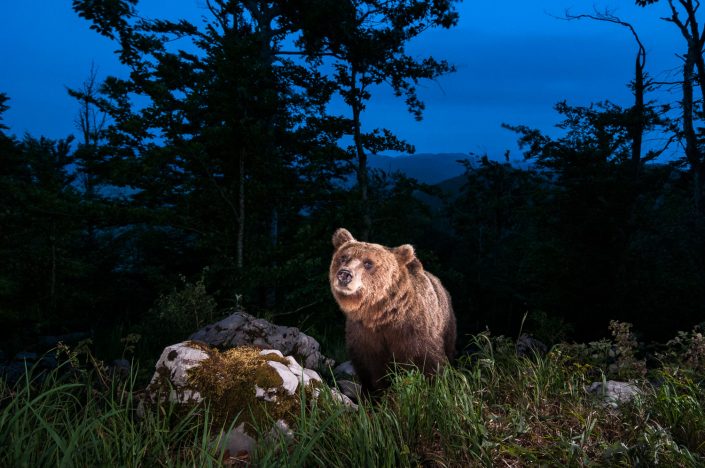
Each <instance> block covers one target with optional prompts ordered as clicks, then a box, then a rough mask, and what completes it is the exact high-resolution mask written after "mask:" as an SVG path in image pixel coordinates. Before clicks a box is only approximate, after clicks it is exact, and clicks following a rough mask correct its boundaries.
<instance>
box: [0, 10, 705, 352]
mask: <svg viewBox="0 0 705 468" xmlns="http://www.w3.org/2000/svg"><path fill="white" fill-rule="evenodd" d="M637 3H650V2H637ZM680 3H683V2H670V4H672V5H674V17H673V18H671V19H669V21H670V22H672V23H673V26H674V27H676V28H680V30H681V32H682V35H683V41H682V44H683V49H682V50H679V51H674V53H677V54H680V56H681V57H682V62H683V69H682V74H681V76H682V79H681V80H680V81H679V82H677V83H676V85H675V86H677V87H678V90H679V95H678V99H677V100H676V101H674V102H655V101H654V100H652V99H651V94H650V93H651V91H652V90H653V89H655V88H657V87H658V86H662V85H660V84H659V83H658V82H656V81H655V80H654V79H652V78H651V75H650V74H649V73H648V70H647V68H646V65H645V64H646V51H645V49H644V48H643V46H641V42H639V45H640V48H638V49H637V53H636V54H635V67H634V80H633V82H632V83H631V89H632V90H633V95H634V102H633V105H631V106H628V107H620V106H618V105H616V104H613V103H610V102H608V101H604V102H597V103H594V104H593V105H589V106H573V105H571V104H570V102H569V96H567V97H566V99H567V100H566V101H564V102H560V103H557V104H556V108H555V109H556V113H557V116H558V118H559V119H560V124H559V128H560V129H561V133H560V135H559V136H557V137H549V136H547V134H546V133H544V131H545V130H546V129H543V130H541V129H533V128H529V127H525V126H520V125H519V126H512V127H509V128H510V129H511V130H513V131H514V132H515V135H516V138H517V139H518V140H519V142H520V145H521V147H522V148H523V149H524V157H525V159H526V160H527V161H528V162H529V163H530V164H529V165H527V166H526V167H524V168H520V167H517V166H515V165H512V164H509V163H508V162H505V161H501V160H499V161H498V160H494V159H491V158H488V157H484V158H482V159H481V162H480V163H479V164H469V163H468V162H464V161H458V164H463V163H464V164H465V175H464V176H463V177H461V178H459V179H457V180H454V181H449V182H448V183H440V184H435V185H428V184H423V183H420V182H418V181H416V180H414V179H411V178H408V177H406V176H405V175H404V174H402V173H385V172H383V171H379V170H372V169H370V168H369V167H368V155H371V154H372V155H374V154H385V152H393V151H400V152H407V153H408V152H411V151H413V145H412V143H413V142H406V141H402V140H400V139H399V138H397V137H396V136H395V135H394V128H393V123H390V127H391V128H389V129H386V128H379V129H373V130H370V131H363V124H364V119H365V112H364V111H365V108H366V105H367V104H368V103H369V102H371V101H372V100H374V99H375V93H376V92H377V91H378V90H379V88H380V87H381V86H389V87H391V88H392V89H393V91H394V93H395V94H396V95H398V96H399V105H401V106H406V107H407V108H408V111H409V112H410V113H411V114H413V115H414V116H415V117H416V118H418V119H421V118H422V115H423V110H424V103H423V102H421V100H420V99H419V97H418V95H417V86H418V84H419V83H420V82H423V81H427V80H433V79H435V78H437V77H439V76H441V75H443V74H447V73H452V72H453V64H450V63H447V62H446V61H444V60H442V59H436V58H433V57H422V58H418V57H412V56H410V55H408V54H407V53H406V51H405V47H406V45H407V44H408V42H409V41H410V40H412V39H414V38H416V37H417V36H420V35H422V34H423V33H424V31H426V30H428V29H429V28H452V27H453V26H454V24H455V23H456V22H457V20H458V14H457V12H456V11H455V8H454V6H455V5H454V4H455V2H454V1H451V0H446V1H418V2H366V1H361V2H351V3H347V2H326V1H323V0H309V1H297V2H235V1H225V0H217V1H216V0H213V1H209V2H207V5H208V13H209V14H208V16H206V17H204V19H203V21H202V24H201V23H197V22H193V23H191V22H188V21H186V20H182V21H179V22H172V21H167V20H162V19H159V18H150V19H147V18H143V17H141V16H140V15H139V12H138V6H137V2H136V1H107V0H106V1H74V2H73V8H74V10H75V13H76V14H77V15H79V16H80V17H81V18H84V19H85V20H86V21H88V22H89V24H90V27H91V28H92V29H93V30H95V33H96V34H101V35H103V36H106V37H108V38H110V39H112V40H113V41H114V42H115V44H116V46H117V47H118V51H119V57H120V61H121V62H122V63H123V64H124V65H125V66H127V67H128V68H129V70H130V73H129V76H127V77H124V78H118V77H108V78H107V79H105V80H104V81H100V82H99V81H98V79H97V77H96V74H95V73H94V72H92V73H91V74H90V75H89V76H88V77H86V80H85V82H84V83H83V84H82V85H81V86H80V87H77V88H76V89H70V90H69V93H70V94H71V96H73V97H74V98H75V101H76V109H74V110H73V111H72V112H73V114H72V115H68V116H67V118H73V117H75V116H76V113H77V115H78V117H77V127H78V128H77V135H76V136H68V137H67V138H65V139H61V140H50V139H47V138H44V137H41V136H32V135H25V136H23V137H17V136H13V135H10V134H8V131H7V127H6V126H3V128H2V129H0V131H1V132H2V133H1V134H0V135H1V138H2V140H1V145H2V149H1V154H2V158H3V164H2V173H0V185H1V187H2V193H3V197H2V199H1V200H0V203H2V208H1V209H0V226H2V228H1V230H0V258H1V260H0V264H1V265H3V267H2V268H1V269H0V321H2V323H3V326H2V327H0V329H1V330H2V334H3V335H4V336H3V337H2V340H3V342H4V343H6V344H5V345H4V347H6V348H7V351H17V350H18V349H19V348H21V347H22V346H26V345H27V344H28V343H32V342H33V341H34V340H36V337H37V336H38V335H60V334H62V333H70V332H75V331H81V332H90V333H91V334H92V336H94V341H95V342H96V343H103V344H106V346H108V347H110V345H109V344H110V343H115V342H117V341H116V340H119V338H120V337H121V336H124V335H127V334H128V333H140V334H141V335H142V337H143V342H142V345H144V346H148V345H149V343H151V344H152V346H151V347H150V351H151V352H154V351H155V350H158V349H161V348H160V347H161V346H163V345H164V344H166V343H167V342H169V340H173V339H174V338H176V337H178V336H183V335H184V333H188V332H189V331H190V330H195V329H197V328H199V327H200V326H202V325H203V324H204V323H205V322H206V321H207V320H209V319H212V318H214V317H215V316H216V315H217V314H218V311H220V310H223V309H225V308H228V307H233V306H237V307H241V308H244V309H245V310H248V311H251V312H252V313H255V314H256V315H261V316H267V317H271V318H275V321H281V322H284V323H290V324H298V325H303V326H304V327H305V328H308V329H311V330H316V332H317V333H318V334H327V335H330V336H340V335H341V333H342V327H343V320H342V316H341V314H340V312H339V311H338V310H337V307H336V305H335V303H334V301H333V300H332V297H331V294H330V291H329V285H328V279H327V268H328V263H329V262H330V255H331V251H332V247H331V245H330V237H331V235H332V232H333V231H334V230H335V229H336V228H338V227H346V228H348V229H349V230H350V231H351V232H353V233H355V235H356V236H357V237H358V238H360V239H365V240H370V241H374V242H377V243H381V244H384V245H400V244H403V243H412V244H413V245H414V246H415V247H416V249H417V250H418V252H419V258H421V259H422V260H423V263H424V266H425V268H426V269H428V270H429V271H432V272H434V273H435V274H436V275H438V276H439V277H440V278H441V279H442V280H443V282H444V284H445V285H446V287H447V288H448V289H449V291H450V293H451V296H452V298H453V303H454V307H455V311H456V315H457V317H458V321H459V336H460V337H462V336H464V335H467V334H470V333H477V332H480V331H483V330H486V329H489V330H490V331H491V332H492V333H495V334H509V335H514V334H516V333H517V331H518V330H519V328H520V327H521V326H522V323H523V320H524V317H525V316H526V320H525V323H523V326H524V328H525V330H526V331H529V332H530V333H532V334H534V335H535V336H537V337H540V338H541V339H543V340H546V342H548V343H554V342H557V341H559V340H561V339H566V340H586V339H594V338H597V337H600V336H603V335H605V334H606V332H607V325H608V323H609V320H611V319H614V320H621V321H626V322H631V323H634V326H635V330H636V331H637V333H638V334H640V337H642V338H643V339H644V340H664V339H667V338H669V337H671V336H673V335H674V333H675V332H676V331H678V330H686V329H691V328H692V327H693V326H694V325H696V324H698V323H699V322H701V321H702V318H703V317H704V316H705V195H704V191H705V188H704V186H705V145H704V141H705V140H704V138H705V136H704V135H703V132H702V120H703V111H702V109H703V101H702V96H703V90H705V65H704V64H703V55H702V50H701V49H702V43H703V41H705V36H704V35H703V32H702V31H700V30H699V29H698V28H699V27H700V26H699V23H698V20H699V18H698V16H697V14H696V13H698V11H697V8H695V7H694V6H693V4H691V3H689V2H685V3H684V4H685V5H686V6H687V5H691V8H690V9H688V8H686V9H682V8H681V7H680V6H679V5H680ZM676 7H679V8H681V9H680V10H677V9H676ZM644 8H647V9H648V8H649V6H648V5H644ZM593 16H594V15H593ZM324 18H327V19H328V20H324ZM333 18H334V20H332V19H333ZM588 19H589V20H602V21H610V22H615V23H616V24H615V27H623V26H624V24H622V23H621V20H620V19H619V18H617V17H615V16H611V15H610V14H609V12H606V13H604V14H597V13H596V16H594V17H592V18H588ZM627 26H628V27H630V28H631V27H632V26H631V25H630V24H628V23H627ZM635 37H636V38H637V39H639V37H638V35H637V36H635ZM177 39H178V41H177ZM176 45H178V47H177V46H176ZM628 45H629V46H632V45H633V44H628ZM1 98H2V101H1V106H2V107H0V111H3V112H4V111H5V110H6V109H7V108H8V106H11V105H12V96H7V95H5V94H3V95H1ZM335 98H337V99H342V101H343V102H344V104H345V108H346V109H347V112H346V114H345V115H335V114H332V113H331V112H330V106H329V103H330V102H331V100H332V99H335ZM649 132H652V133H653V132H660V133H661V134H663V135H665V136H666V137H667V138H665V139H667V143H666V145H665V146H668V147H669V151H670V152H671V153H673V152H674V151H673V148H676V151H675V153H676V154H677V155H678V157H676V158H670V159H668V160H666V159H665V158H663V157H661V156H662V154H663V152H664V150H665V149H666V148H665V147H654V146H653V145H651V146H649V145H646V144H644V143H642V141H643V139H644V135H646V134H647V133H649ZM469 156H470V155H469ZM402 157H403V156H402ZM429 200H430V201H432V202H429ZM174 294H182V295H184V294H185V295H186V296H189V295H191V296H194V297H190V299H191V300H202V301H205V304H206V310H209V311H210V312H209V313H210V314H211V315H210V316H208V314H201V315H200V316H197V314H196V315H194V314H193V313H192V312H189V311H188V310H186V309H183V310H181V311H170V312H168V313H166V312H165V310H164V307H167V306H166V304H167V302H168V301H167V298H168V297H170V295H174ZM160 314H161V315H160ZM164 316H166V317H167V318H166V319H164V318H163V317H164ZM160 317H161V318H160ZM164 320H165V321H164ZM170 320H171V322H170ZM157 322H161V325H160V326H158V327H157V326H155V323H157ZM460 341H461V342H462V339H461V340H460ZM148 347H149V346H148Z"/></svg>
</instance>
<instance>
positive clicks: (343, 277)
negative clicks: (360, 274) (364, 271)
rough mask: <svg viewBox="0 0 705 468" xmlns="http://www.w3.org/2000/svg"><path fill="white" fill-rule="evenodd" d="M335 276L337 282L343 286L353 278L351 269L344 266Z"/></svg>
mask: <svg viewBox="0 0 705 468" xmlns="http://www.w3.org/2000/svg"><path fill="white" fill-rule="evenodd" d="M336 277H337V278H338V282H339V283H340V284H341V285H343V286H347V285H348V284H350V282H351V281H352V279H353V275H352V271H350V270H348V269H345V268H341V269H340V270H338V274H337V275H336Z"/></svg>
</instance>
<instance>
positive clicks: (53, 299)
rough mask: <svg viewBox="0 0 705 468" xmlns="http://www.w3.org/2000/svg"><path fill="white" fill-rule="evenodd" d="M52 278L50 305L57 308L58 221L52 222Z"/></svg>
mask: <svg viewBox="0 0 705 468" xmlns="http://www.w3.org/2000/svg"><path fill="white" fill-rule="evenodd" d="M49 241H50V242H51V278H50V279H49V307H50V309H51V310H56V263H57V261H56V222H55V221H54V222H52V223H51V234H50V235H49Z"/></svg>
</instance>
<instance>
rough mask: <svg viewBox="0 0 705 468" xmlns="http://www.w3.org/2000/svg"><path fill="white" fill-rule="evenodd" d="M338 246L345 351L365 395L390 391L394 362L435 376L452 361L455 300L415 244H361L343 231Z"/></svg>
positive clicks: (336, 277)
mask: <svg viewBox="0 0 705 468" xmlns="http://www.w3.org/2000/svg"><path fill="white" fill-rule="evenodd" d="M333 246H334V247H335V252H334V253H333V260H332V262H331V265H330V271H329V277H330V285H331V291H332V292H333V297H335V300H336V301H337V302H338V305H339V306H340V309H341V310H342V311H343V313H344V314H345V316H346V324H345V338H346V347H347V350H348V354H349V356H350V360H351V361H352V364H353V366H354V368H355V371H356V372H357V375H358V377H359V379H360V384H361V385H362V388H363V391H365V392H369V391H373V390H378V389H382V388H384V387H386V386H387V385H388V382H387V381H386V379H385V376H386V375H387V373H388V372H389V370H390V364H392V363H393V362H396V363H399V364H412V365H414V366H417V367H418V368H419V369H421V370H422V371H423V372H424V373H425V374H427V375H430V374H433V373H435V372H436V371H437V370H438V368H439V367H440V366H442V365H444V364H445V363H447V362H448V360H449V359H451V358H452V357H453V354H454V352H455V334H456V330H455V327H456V325H455V315H454V314H453V308H452V305H451V301H450V295H449V294H448V291H446V290H445V288H444V287H443V285H441V282H440V281H439V280H438V278H436V277H435V276H433V275H432V274H430V273H429V272H427V271H425V270H424V269H423V266H422V265H421V262H420V261H419V259H418V258H416V254H415V252H414V248H413V247H412V246H411V245H408V244H406V245H402V246H400V247H396V248H388V247H384V246H382V245H379V244H372V243H367V242H358V241H357V240H355V238H354V237H353V236H352V234H350V232H348V231H347V230H346V229H342V228H341V229H338V230H337V231H336V232H335V234H333Z"/></svg>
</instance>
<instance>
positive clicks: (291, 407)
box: [188, 346, 300, 429]
mask: <svg viewBox="0 0 705 468" xmlns="http://www.w3.org/2000/svg"><path fill="white" fill-rule="evenodd" d="M260 353H261V350H260V349H257V348H253V347H247V346H239V347H236V348H232V349H229V350H227V351H224V352H220V351H217V350H215V349H210V350H209V357H208V359H206V360H204V361H203V362H201V363H200V365H198V366H196V367H194V368H192V369H190V370H189V372H188V375H189V386H190V387H191V388H193V389H197V390H198V391H199V392H200V394H201V395H202V396H203V397H204V398H205V399H206V401H207V402H208V404H209V405H210V410H211V415H212V416H213V425H214V427H215V428H220V427H226V428H227V427H228V426H229V425H230V423H231V422H232V421H233V419H234V418H236V417H237V419H238V421H240V422H245V424H246V426H247V427H248V429H249V428H252V427H253V426H257V425H259V424H260V423H262V422H265V421H269V420H270V418H271V419H273V420H277V419H287V420H291V418H290V416H291V415H292V414H293V413H294V412H296V411H298V410H299V408H300V398H299V396H298V394H296V393H295V394H293V395H290V394H289V393H288V392H287V391H286V390H284V389H283V388H281V385H282V383H283V380H282V378H281V376H280V375H279V373H278V372H277V371H276V370H275V369H274V368H273V367H272V366H270V365H269V364H268V363H267V361H276V362H282V360H283V361H284V362H285V363H286V362H287V361H286V359H283V358H281V357H280V356H278V355H276V354H273V353H272V354H267V355H264V356H263V355H261V354H260ZM256 386H258V387H260V388H263V389H276V390H274V391H273V393H274V395H275V396H276V398H274V399H272V401H266V400H263V399H260V398H257V397H256Z"/></svg>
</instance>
